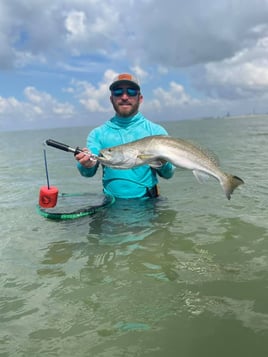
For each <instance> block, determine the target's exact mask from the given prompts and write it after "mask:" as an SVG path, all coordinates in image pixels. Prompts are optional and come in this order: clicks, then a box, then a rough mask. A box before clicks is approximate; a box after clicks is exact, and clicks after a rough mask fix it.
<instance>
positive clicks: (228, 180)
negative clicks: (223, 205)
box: [221, 174, 244, 200]
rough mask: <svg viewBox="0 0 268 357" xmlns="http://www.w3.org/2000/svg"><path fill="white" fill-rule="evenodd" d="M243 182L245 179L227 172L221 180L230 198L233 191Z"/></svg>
mask: <svg viewBox="0 0 268 357" xmlns="http://www.w3.org/2000/svg"><path fill="white" fill-rule="evenodd" d="M243 183H244V181H243V180H242V179H241V178H240V177H237V176H233V175H230V174H225V176H224V179H223V180H222V181H221V185H222V188H223V190H224V192H225V195H226V197H227V198H228V200H230V199H231V194H232V193H233V191H234V190H235V189H236V188H237V187H238V186H239V185H242V184H243Z"/></svg>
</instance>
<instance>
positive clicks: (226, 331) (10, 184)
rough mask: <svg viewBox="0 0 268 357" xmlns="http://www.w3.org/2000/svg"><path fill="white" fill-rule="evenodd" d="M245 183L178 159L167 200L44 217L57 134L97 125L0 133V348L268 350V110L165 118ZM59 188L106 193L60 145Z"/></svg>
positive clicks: (55, 180) (47, 351)
mask: <svg viewBox="0 0 268 357" xmlns="http://www.w3.org/2000/svg"><path fill="white" fill-rule="evenodd" d="M164 125H165V127H166V128H167V130H168V131H169V132H170V133H171V134H172V136H174V137H181V138H186V139H190V140H191V141H193V142H196V143H199V144H200V145H201V146H204V147H206V148H209V149H210V150H212V151H214V152H215V153H216V154H217V156H218V157H219V159H220V162H221V166H222V168H223V169H224V170H225V171H227V172H230V173H233V174H235V175H237V176H239V177H241V178H243V179H244V181H245V185H243V186H240V187H239V188H238V189H237V190H236V191H235V192H234V194H233V196H232V199H231V200H230V201H228V200H227V199H226V197H225V195H224V193H223V191H222V189H221V187H220V185H219V184H218V182H217V181H216V180H213V179H211V180H209V181H208V182H207V183H206V184H203V185H200V184H199V183H198V182H197V181H196V180H195V178H194V176H193V175H192V173H191V172H189V171H184V170H181V169H177V170H176V173H175V176H174V177H173V178H172V179H171V180H168V181H165V180H162V179H161V180H160V190H161V199H160V200H157V201H156V202H155V201H153V202H152V201H143V202H140V201H136V200H130V201H123V202H120V201H117V202H116V203H115V204H114V205H113V206H111V207H110V208H107V209H105V210H103V211H100V212H98V213H96V214H95V215H93V216H90V217H84V218H81V219H77V220H71V221H52V220H48V219H46V218H44V217H41V216H40V215H38V214H37V213H36V204H37V202H38V196H39V189H40V187H41V186H43V185H46V177H45V168H44V160H43V145H42V143H43V141H44V140H45V139H48V138H52V139H55V140H58V141H62V142H64V143H66V144H68V145H70V146H74V147H75V146H78V145H79V146H84V143H85V140H86V136H87V132H88V131H89V129H90V128H72V129H53V130H41V131H24V132H12V133H0V138H1V156H0V177H1V180H0V185H1V186H0V189H1V201H0V208H1V215H0V224H1V233H0V237H1V238H0V284H1V294H0V356H1V357H8V356H12V357H13V356H16V357H22V356H27V357H31V356H48V357H50V356H64V357H69V356H79V357H84V356H94V357H106V356H107V357H113V356H114V357H119V356H128V357H132V356H133V357H134V356H135V357H138V356H142V357H149V356H151V357H162V356H165V357H173V356H174V357H175V356H176V357H178V356H180V357H215V356H217V357H226V356H228V357H232V356H243V357H252V356H257V357H264V356H265V357H266V356H267V355H268V342H267V341H268V231H267V228H268V219H267V203H268V188H267V186H268V185H267V184H268V179H267V162H268V117H250V118H249V117H248V118H225V119H203V120H192V121H179V122H172V123H164ZM47 160H48V169H49V177H50V184H52V185H55V186H57V187H58V188H59V190H60V192H67V193H73V192H88V193H89V194H90V195H91V196H90V197H92V199H93V198H94V197H99V195H100V194H101V183H100V181H101V176H100V173H99V174H98V175H97V176H96V177H94V178H92V179H85V178H83V177H81V176H80V175H79V174H78V172H77V170H76V167H75V161H74V158H73V156H72V154H70V153H65V152H62V151H60V150H57V149H53V148H49V149H47Z"/></svg>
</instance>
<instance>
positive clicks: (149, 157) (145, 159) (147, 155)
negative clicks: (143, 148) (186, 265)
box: [138, 154, 155, 162]
mask: <svg viewBox="0 0 268 357" xmlns="http://www.w3.org/2000/svg"><path fill="white" fill-rule="evenodd" d="M154 157H155V156H153V155H149V154H140V155H138V158H139V159H141V160H143V161H146V162H148V161H150V160H152V159H153V158H154Z"/></svg>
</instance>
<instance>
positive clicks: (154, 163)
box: [148, 160, 163, 169]
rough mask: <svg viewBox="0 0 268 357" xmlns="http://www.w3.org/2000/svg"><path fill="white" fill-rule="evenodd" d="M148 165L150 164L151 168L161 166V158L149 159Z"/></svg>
mask: <svg viewBox="0 0 268 357" xmlns="http://www.w3.org/2000/svg"><path fill="white" fill-rule="evenodd" d="M148 164H149V166H151V167H152V168H153V169H159V168H160V167H162V166H163V161H161V160H158V161H157V160H155V161H151V162H149V163H148Z"/></svg>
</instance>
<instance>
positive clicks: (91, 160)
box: [75, 148, 97, 169]
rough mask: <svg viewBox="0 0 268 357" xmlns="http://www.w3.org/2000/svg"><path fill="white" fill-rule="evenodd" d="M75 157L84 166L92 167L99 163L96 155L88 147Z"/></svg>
mask: <svg viewBox="0 0 268 357" xmlns="http://www.w3.org/2000/svg"><path fill="white" fill-rule="evenodd" d="M75 159H76V160H77V161H78V162H79V163H80V164H81V165H82V166H84V167H86V168H88V169H89V168H91V167H93V166H95V165H96V164H97V160H96V158H95V156H94V155H92V153H91V152H90V150H88V149H87V148H83V149H82V152H80V153H79V154H77V155H75Z"/></svg>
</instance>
